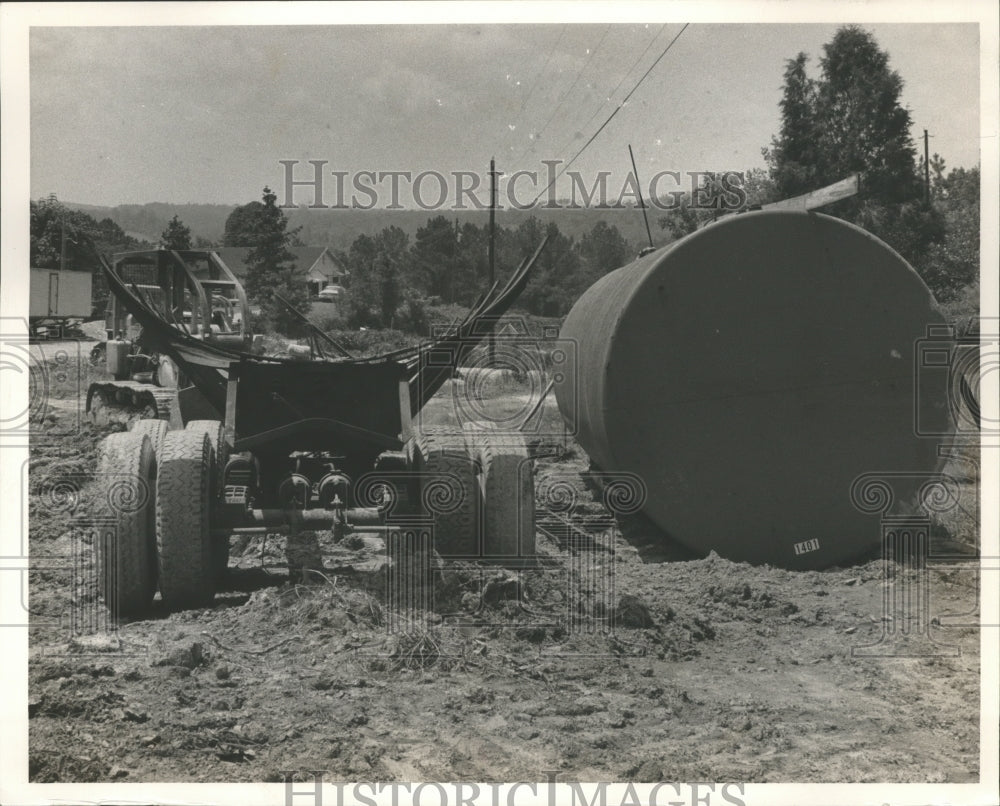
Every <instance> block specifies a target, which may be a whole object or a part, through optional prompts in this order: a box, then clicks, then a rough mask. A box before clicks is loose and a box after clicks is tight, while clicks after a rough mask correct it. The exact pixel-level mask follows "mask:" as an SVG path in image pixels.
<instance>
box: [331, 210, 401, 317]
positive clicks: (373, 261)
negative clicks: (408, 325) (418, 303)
mask: <svg viewBox="0 0 1000 806" xmlns="http://www.w3.org/2000/svg"><path fill="white" fill-rule="evenodd" d="M409 247H410V239H409V236H408V235H407V234H406V233H405V232H404V231H403V230H401V229H400V228H399V227H396V226H389V227H386V228H385V229H383V230H382V231H381V232H380V233H378V234H377V235H376V236H375V237H374V238H372V237H369V236H368V235H359V236H358V237H357V238H355V240H354V243H352V244H351V248H350V250H349V251H348V253H347V255H346V256H345V260H344V262H345V263H346V265H347V266H348V268H349V269H350V272H351V289H350V292H349V294H348V306H347V307H348V311H347V321H348V324H349V325H350V326H351V327H392V326H393V325H394V324H395V316H396V311H397V310H398V309H399V306H400V304H401V303H402V301H403V296H404V293H405V278H406V276H407V275H408V274H409V269H408V267H409V260H410V248H409Z"/></svg>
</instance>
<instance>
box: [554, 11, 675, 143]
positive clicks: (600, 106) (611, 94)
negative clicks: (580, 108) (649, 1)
mask: <svg viewBox="0 0 1000 806" xmlns="http://www.w3.org/2000/svg"><path fill="white" fill-rule="evenodd" d="M667 25H668V23H663V25H661V26H660V30H658V31H657V32H656V33H655V34H653V37H652V39H650V40H649V42H648V43H647V44H646V47H645V48H643V50H642V53H640V54H639V56H638V57H637V58H636V60H635V61H634V62H632V64H631V65H630V66H629V68H628V70H626V71H625V72H624V73H622V77H621V78H620V79H618V83H617V84H615V88H614V89H613V90H611V92H609V93H608V95H607V98H606V100H604V101H602V102H601V103H599V104H598V105H597V108H595V109H594V112H593V114H592V115H591V116H590V117H589V118H587V122H586V123H584V124H583V125H582V126H581V127H580V129H579V131H585V130H586V129H588V128H589V127H590V124H591V123H593V122H594V118H596V117H597V116H598V114H600V112H601V110H602V109H604V107H605V106H607V104H608V103H609V102H610V101H611V99H612V98H614V97H615V94H616V93H617V92H618V90H619V89H621V86H622V84H624V83H625V79H626V78H628V77H629V74H631V72H632V71H633V70H635V68H636V65H638V64H639V62H641V61H642V59H643V58H644V57H645V55H646V54H647V53H649V49H650V48H651V47H653V43H654V42H655V41H656V40H657V39H658V38H659V36H660V34H662V33H663V32H664V30H666V27H667ZM575 139H576V136H575V135H574V136H573V137H571V138H570V139H569V140H568V141H567V142H566V144H565V145H564V146H563V147H562V148H560V149H559V150H558V151H557V152H556V153H558V154H562V153H565V151H566V149H568V148H569V147H570V145H572V143H573V140H575Z"/></svg>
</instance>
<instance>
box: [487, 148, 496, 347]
mask: <svg viewBox="0 0 1000 806" xmlns="http://www.w3.org/2000/svg"><path fill="white" fill-rule="evenodd" d="M496 167H497V166H496V158H495V157H490V245H489V260H490V288H492V287H493V284H494V283H495V282H496V234H497V233H496V212H497V170H496ZM495 328H496V323H494V325H493V329H491V330H490V338H489V353H488V356H489V359H488V363H487V365H488V366H491V367H492V366H493V362H494V361H495V360H496V341H495V340H494V338H493V333H494V329H495Z"/></svg>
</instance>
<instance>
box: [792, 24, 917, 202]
mask: <svg viewBox="0 0 1000 806" xmlns="http://www.w3.org/2000/svg"><path fill="white" fill-rule="evenodd" d="M823 51H824V56H823V58H822V59H820V64H821V66H822V70H823V77H822V80H821V81H820V82H819V87H818V92H817V97H816V110H815V112H816V162H817V174H818V178H819V180H820V185H824V184H829V183H831V182H835V181H837V180H838V179H843V178H844V177H845V176H847V175H849V174H851V173H855V172H860V173H862V174H863V176H864V195H863V198H864V199H866V200H871V201H878V202H882V203H888V204H893V203H901V202H905V201H911V200H913V199H916V198H918V197H919V195H920V182H919V179H918V176H917V173H916V149H915V148H914V145H913V140H912V139H911V137H910V126H911V124H912V121H911V119H910V113H909V111H908V110H907V109H905V108H903V107H902V106H901V105H900V95H901V94H902V91H903V80H902V78H900V76H899V73H897V72H896V71H895V70H890V69H889V54H888V53H886V52H884V51H882V50H880V49H879V47H878V43H877V42H876V41H875V37H873V36H872V35H871V34H870V33H869V32H868V31H865V30H864V29H862V28H860V27H858V26H856V25H850V26H846V27H844V28H841V29H840V30H838V31H837V33H836V34H835V35H834V37H833V39H832V40H831V41H830V43H829V44H827V45H824V46H823ZM808 189H810V190H811V189H812V188H808Z"/></svg>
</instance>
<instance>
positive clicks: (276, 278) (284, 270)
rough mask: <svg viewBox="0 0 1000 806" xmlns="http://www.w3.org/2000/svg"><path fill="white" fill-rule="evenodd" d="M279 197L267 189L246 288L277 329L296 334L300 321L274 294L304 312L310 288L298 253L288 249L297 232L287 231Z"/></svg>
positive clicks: (265, 189)
mask: <svg viewBox="0 0 1000 806" xmlns="http://www.w3.org/2000/svg"><path fill="white" fill-rule="evenodd" d="M277 198H278V197H277V196H276V195H275V194H274V193H273V192H272V191H271V189H270V188H268V187H265V188H264V195H263V203H262V204H261V207H260V209H259V211H257V213H256V214H255V218H256V222H257V230H256V233H255V240H256V243H255V244H254V246H253V248H252V249H250V251H249V253H248V254H247V278H246V291H247V295H248V296H249V297H250V298H251V299H254V300H256V301H257V302H258V303H259V304H260V306H261V311H262V313H263V314H264V316H265V317H266V318H267V319H268V320H269V321H270V322H271V323H272V324H273V326H274V327H275V328H276V329H277V330H278V331H280V332H282V333H287V334H295V333H297V332H298V330H299V322H298V320H297V319H296V317H295V316H294V315H293V314H292V313H291V312H290V311H289V310H288V308H287V306H285V305H284V304H283V303H282V302H281V301H280V300H278V299H277V298H276V297H275V294H276V293H277V294H280V295H281V296H282V297H284V298H285V299H286V300H287V301H288V302H290V303H291V304H292V306H293V307H294V309H295V310H297V311H299V312H300V313H303V314H304V313H306V312H307V311H308V310H309V288H308V285H307V284H306V278H305V276H304V273H303V272H302V270H301V269H299V268H298V266H296V264H295V255H293V254H292V253H291V252H290V251H289V249H288V246H289V244H290V242H291V240H292V237H293V234H294V231H289V230H288V221H287V219H286V218H285V214H284V211H282V210H281V208H279V207H278V206H277V204H276V202H277ZM230 217H231V216H230ZM227 224H228V222H227Z"/></svg>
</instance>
